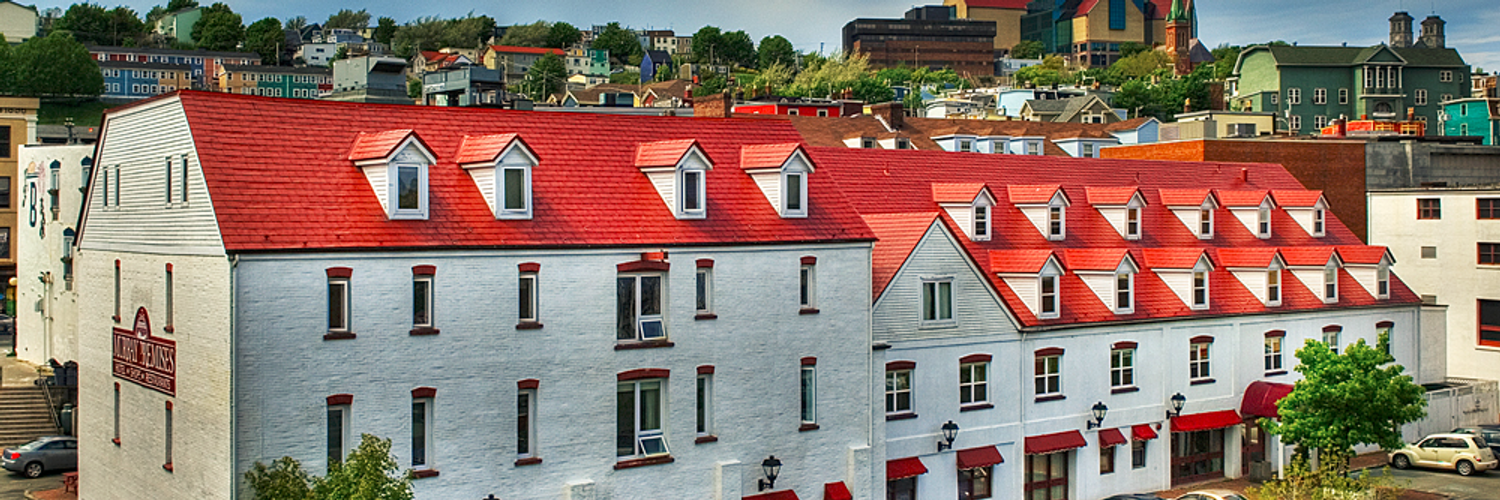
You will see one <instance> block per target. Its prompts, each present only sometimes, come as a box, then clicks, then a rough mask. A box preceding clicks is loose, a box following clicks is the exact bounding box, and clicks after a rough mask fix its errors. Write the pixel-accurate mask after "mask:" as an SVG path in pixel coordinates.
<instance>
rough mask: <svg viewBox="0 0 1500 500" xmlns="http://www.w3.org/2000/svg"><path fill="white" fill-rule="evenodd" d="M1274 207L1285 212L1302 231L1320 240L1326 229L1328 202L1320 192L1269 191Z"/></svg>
mask: <svg viewBox="0 0 1500 500" xmlns="http://www.w3.org/2000/svg"><path fill="white" fill-rule="evenodd" d="M1271 197H1272V198H1275V199H1276V206H1278V207H1281V209H1282V210H1285V211H1286V214H1287V215H1290V216H1291V217H1292V221H1294V222H1296V223H1297V225H1299V226H1302V230H1303V231H1307V233H1308V234H1310V235H1312V236H1313V237H1314V238H1322V237H1323V236H1324V235H1325V234H1326V232H1327V228H1328V224H1327V222H1328V200H1327V199H1326V198H1324V197H1323V192H1322V191H1316V190H1282V189H1277V190H1273V191H1271Z"/></svg>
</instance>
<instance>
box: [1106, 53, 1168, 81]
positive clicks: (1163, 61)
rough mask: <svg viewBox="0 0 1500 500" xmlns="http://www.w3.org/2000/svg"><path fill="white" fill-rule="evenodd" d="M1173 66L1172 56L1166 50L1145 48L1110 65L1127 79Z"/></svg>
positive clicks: (1140, 76)
mask: <svg viewBox="0 0 1500 500" xmlns="http://www.w3.org/2000/svg"><path fill="white" fill-rule="evenodd" d="M1170 67H1172V58H1171V57H1170V56H1168V55H1167V53H1166V52H1165V51H1161V50H1145V51H1140V52H1136V53H1134V54H1131V55H1130V56H1128V57H1121V58H1120V60H1118V61H1115V63H1114V64H1111V65H1110V66H1109V69H1110V70H1112V71H1115V72H1118V73H1119V74H1120V76H1122V77H1124V78H1127V79H1134V78H1143V77H1146V76H1148V75H1150V74H1152V73H1155V72H1156V70H1158V69H1162V68H1170Z"/></svg>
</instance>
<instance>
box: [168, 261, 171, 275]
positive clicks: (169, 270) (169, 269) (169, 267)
mask: <svg viewBox="0 0 1500 500" xmlns="http://www.w3.org/2000/svg"><path fill="white" fill-rule="evenodd" d="M167 272H169V273H170V272H172V263H171V262H168V263H167Z"/></svg>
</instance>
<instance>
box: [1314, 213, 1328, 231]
mask: <svg viewBox="0 0 1500 500" xmlns="http://www.w3.org/2000/svg"><path fill="white" fill-rule="evenodd" d="M1323 212H1326V210H1324V209H1322V208H1318V209H1314V210H1313V236H1316V237H1319V238H1321V237H1323V233H1324V231H1323V224H1324V222H1323V217H1324V213H1323Z"/></svg>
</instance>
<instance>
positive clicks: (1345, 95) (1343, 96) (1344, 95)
mask: <svg viewBox="0 0 1500 500" xmlns="http://www.w3.org/2000/svg"><path fill="white" fill-rule="evenodd" d="M1339 104H1349V89H1339Z"/></svg>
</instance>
